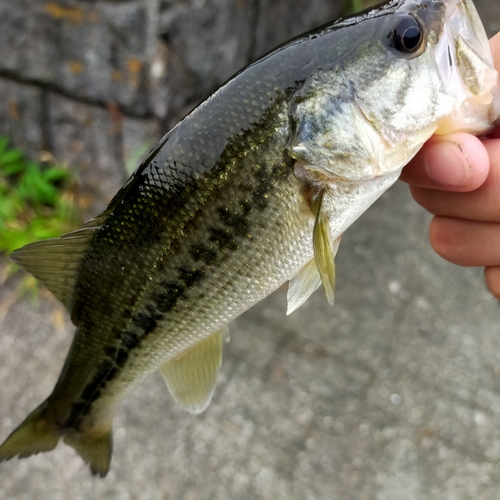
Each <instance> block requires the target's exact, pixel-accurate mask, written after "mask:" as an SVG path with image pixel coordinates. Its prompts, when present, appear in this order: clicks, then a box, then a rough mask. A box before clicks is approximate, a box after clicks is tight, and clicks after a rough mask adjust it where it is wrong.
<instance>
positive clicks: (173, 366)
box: [160, 328, 228, 413]
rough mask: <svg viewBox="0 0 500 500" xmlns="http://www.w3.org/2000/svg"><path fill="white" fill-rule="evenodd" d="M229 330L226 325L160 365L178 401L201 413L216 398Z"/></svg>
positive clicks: (188, 408)
mask: <svg viewBox="0 0 500 500" xmlns="http://www.w3.org/2000/svg"><path fill="white" fill-rule="evenodd" d="M227 332H228V330H227V328H222V329H221V330H219V331H217V332H215V333H213V334H212V335H210V337H207V338H206V339H204V340H202V341H201V342H199V343H198V344H196V345H194V346H193V347H191V348H190V349H188V350H187V351H185V352H183V353H182V354H181V355H180V356H179V357H177V358H175V359H172V360H170V361H168V362H167V363H165V364H164V365H163V366H162V367H161V368H160V373H161V374H162V375H163V378H164V379H165V382H166V384H167V387H168V389H169V390H170V392H171V393H172V395H173V396H174V398H175V400H176V401H177V402H178V403H179V404H180V405H181V406H182V407H183V408H185V409H186V410H188V411H190V412H192V413H201V412H202V411H203V410H205V408H206V407H207V406H208V405H209V403H210V401H211V399H212V395H213V393H214V389H215V383H216V381H217V375H218V374H219V368H220V365H221V362H222V344H223V340H224V338H228V333H227Z"/></svg>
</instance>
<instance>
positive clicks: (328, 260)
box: [313, 198, 342, 305]
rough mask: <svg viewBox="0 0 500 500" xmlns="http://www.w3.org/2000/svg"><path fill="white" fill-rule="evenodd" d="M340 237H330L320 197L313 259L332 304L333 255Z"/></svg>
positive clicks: (333, 280)
mask: <svg viewBox="0 0 500 500" xmlns="http://www.w3.org/2000/svg"><path fill="white" fill-rule="evenodd" d="M341 237H342V236H339V237H338V238H337V239H333V238H332V236H331V231H330V223H329V221H328V217H327V215H326V214H325V213H324V211H323V210H322V207H321V198H320V200H319V203H318V206H317V213H316V220H315V223H314V233H313V248H314V261H315V263H316V267H317V268H318V272H319V275H320V277H321V282H322V283H323V288H324V289H325V293H326V299H327V300H328V303H329V304H330V305H333V302H334V300H335V255H336V253H337V250H338V248H339V244H340V239H341Z"/></svg>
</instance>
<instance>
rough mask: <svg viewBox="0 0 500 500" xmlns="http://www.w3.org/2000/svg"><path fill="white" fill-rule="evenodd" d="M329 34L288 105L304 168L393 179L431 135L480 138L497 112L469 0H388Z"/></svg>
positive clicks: (490, 67)
mask: <svg viewBox="0 0 500 500" xmlns="http://www.w3.org/2000/svg"><path fill="white" fill-rule="evenodd" d="M330 30H331V31H330V32H329V33H328V34H327V35H325V38H324V41H323V43H324V53H323V54H322V56H318V64H317V67H316V69H315V71H314V72H311V75H310V77H309V78H308V79H307V81H305V83H304V85H303V86H302V87H301V88H300V89H299V90H298V91H297V92H296V93H295V95H294V97H293V100H292V105H291V111H290V115H291V117H292V119H293V120H294V134H293V136H292V138H291V141H290V147H289V154H290V155H291V156H292V157H294V158H295V159H296V160H297V163H298V164H299V165H300V166H301V167H302V168H303V169H304V170H305V171H308V172H314V173H315V175H316V176H319V177H322V178H326V179H333V180H338V179H340V180H349V181H366V180H371V179H375V178H378V177H380V176H387V175H389V174H391V176H392V177H394V178H397V175H396V173H397V172H399V171H400V170H401V168H402V167H403V166H404V165H405V164H406V163H408V162H409V161H410V160H411V158H412V157H413V156H414V155H415V154H416V153H417V151H418V150H419V149H420V147H421V146H422V145H423V144H424V143H425V141H426V140H427V139H428V138H429V137H430V136H431V135H432V134H434V133H450V132H456V131H465V132H470V133H474V134H481V133H484V132H486V131H487V130H489V129H490V127H491V124H492V123H493V122H494V121H495V119H496V118H497V117H498V116H499V112H500V106H499V102H500V96H499V91H498V86H497V78H498V75H497V72H496V71H495V68H494V64H493V57H492V55H491V51H490V48H489V45H488V40H487V37H486V34H485V31H484V28H483V26H482V24H481V21H480V20H479V16H478V14H477V12H476V10H475V7H474V5H473V3H472V1H471V0H399V1H395V0H392V1H390V2H387V3H385V4H382V5H381V6H378V7H376V8H375V9H373V10H368V11H365V12H364V13H362V14H361V15H359V16H358V17H354V18H350V19H347V20H344V21H341V22H340V23H337V24H334V25H333V26H332V27H331V28H330ZM328 38H330V43H331V44H332V47H328V45H327V43H328V42H327V40H328Z"/></svg>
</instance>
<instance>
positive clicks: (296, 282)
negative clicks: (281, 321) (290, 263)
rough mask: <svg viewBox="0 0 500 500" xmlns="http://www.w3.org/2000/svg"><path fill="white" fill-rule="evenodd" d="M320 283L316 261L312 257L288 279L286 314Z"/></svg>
mask: <svg viewBox="0 0 500 500" xmlns="http://www.w3.org/2000/svg"><path fill="white" fill-rule="evenodd" d="M320 285H321V277H320V275H319V272H318V268H317V267H316V262H315V261H314V259H312V260H310V261H309V262H308V263H307V264H306V265H305V266H303V267H302V268H301V269H300V271H299V272H298V273H297V276H295V278H292V279H291V280H290V284H289V285H288V294H287V310H286V314H287V315H288V314H291V313H292V312H293V311H295V310H296V309H298V308H299V307H300V306H301V305H302V304H303V303H304V302H305V301H306V300H307V299H308V298H309V297H310V296H311V294H312V293H313V292H314V291H315V290H317V289H318V287H319V286H320Z"/></svg>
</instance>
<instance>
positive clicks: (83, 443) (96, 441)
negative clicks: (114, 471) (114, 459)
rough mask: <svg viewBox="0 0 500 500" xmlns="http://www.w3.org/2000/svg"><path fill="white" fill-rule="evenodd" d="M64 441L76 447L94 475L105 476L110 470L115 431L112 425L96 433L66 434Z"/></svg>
mask: <svg viewBox="0 0 500 500" xmlns="http://www.w3.org/2000/svg"><path fill="white" fill-rule="evenodd" d="M63 439H64V442H65V443H66V444H67V445H68V446H71V447H72V448H74V449H75V451H76V452H77V453H78V455H80V457H81V458H82V459H83V461H84V462H85V463H88V464H89V466H90V470H91V472H92V474H94V476H101V477H104V476H106V475H107V473H108V472H109V467H110V464H111V456H112V454H113V431H112V428H111V425H109V426H107V428H105V429H104V430H102V431H100V432H98V433H96V432H92V433H78V434H75V435H71V436H65V437H64V438H63Z"/></svg>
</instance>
